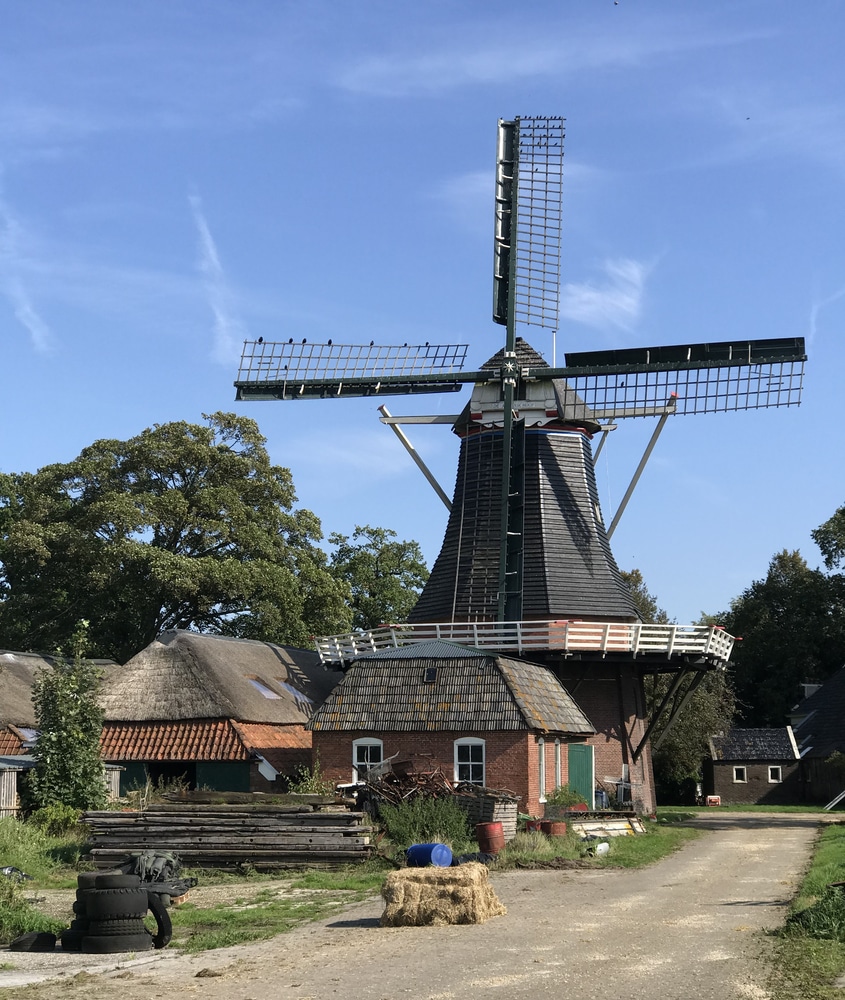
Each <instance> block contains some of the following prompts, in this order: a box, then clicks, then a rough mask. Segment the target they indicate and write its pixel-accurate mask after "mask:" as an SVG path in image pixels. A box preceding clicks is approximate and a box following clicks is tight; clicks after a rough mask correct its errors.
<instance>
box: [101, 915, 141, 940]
mask: <svg viewBox="0 0 845 1000" xmlns="http://www.w3.org/2000/svg"><path fill="white" fill-rule="evenodd" d="M146 929H147V928H146V927H145V926H144V918H143V917H125V918H123V919H121V920H91V921H89V923H88V934H89V936H90V937H113V936H114V935H115V934H142V933H143V932H144V931H145V930H146Z"/></svg>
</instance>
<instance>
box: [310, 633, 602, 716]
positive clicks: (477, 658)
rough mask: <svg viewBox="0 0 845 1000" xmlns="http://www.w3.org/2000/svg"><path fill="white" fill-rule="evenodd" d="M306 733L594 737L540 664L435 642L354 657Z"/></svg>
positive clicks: (559, 685) (570, 699)
mask: <svg viewBox="0 0 845 1000" xmlns="http://www.w3.org/2000/svg"><path fill="white" fill-rule="evenodd" d="M309 728H311V729H314V730H317V731H336V730H344V731H349V730H365V731H370V732H398V731H407V732H413V731H451V732H461V731H464V732H467V731H487V732H491V731H496V730H528V729H531V730H539V731H542V732H549V733H561V734H571V735H575V734H588V733H593V732H595V730H594V728H593V726H592V725H591V724H590V722H589V721H588V719H587V718H586V716H584V714H583V712H582V711H581V710H580V709H579V708H578V706H577V705H576V704H575V702H574V701H573V700H572V698H571V697H570V696H569V694H568V693H567V692H566V690H565V689H564V688H563V686H562V685H561V684H560V682H559V681H558V680H557V678H556V677H555V676H554V675H553V674H552V673H551V672H550V671H549V670H547V669H546V668H545V667H541V666H538V665H537V664H534V663H528V662H526V661H524V660H513V659H509V658H507V657H499V656H494V655H490V654H487V653H484V652H482V651H481V650H477V649H469V648H466V647H462V646H456V645H454V644H452V643H445V642H438V641H434V642H421V643H415V644H414V645H413V646H405V647H401V648H399V649H395V650H382V651H380V652H379V653H373V654H370V655H368V656H363V657H360V658H359V659H357V660H356V661H355V662H354V663H353V664H352V666H351V667H350V669H349V671H348V673H347V674H346V676H345V677H344V678H343V680H342V681H341V683H340V684H339V685H338V687H337V688H335V690H334V691H333V692H332V693H331V694H330V695H329V697H328V698H327V699H326V701H325V703H324V704H323V705H322V707H321V708H319V709H318V710H317V711H316V713H315V714H314V717H313V718H312V720H311V722H310V723H309Z"/></svg>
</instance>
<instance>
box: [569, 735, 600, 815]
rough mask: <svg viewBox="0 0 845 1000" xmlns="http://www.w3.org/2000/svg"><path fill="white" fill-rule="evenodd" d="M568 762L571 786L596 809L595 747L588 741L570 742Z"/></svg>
mask: <svg viewBox="0 0 845 1000" xmlns="http://www.w3.org/2000/svg"><path fill="white" fill-rule="evenodd" d="M568 763H569V787H570V788H574V789H575V791H576V792H580V793H581V795H583V796H584V798H585V799H586V800H587V805H588V806H589V807H590V809H595V807H596V769H595V761H594V759H593V748H592V747H591V746H590V745H589V744H587V743H570V744H569V753H568Z"/></svg>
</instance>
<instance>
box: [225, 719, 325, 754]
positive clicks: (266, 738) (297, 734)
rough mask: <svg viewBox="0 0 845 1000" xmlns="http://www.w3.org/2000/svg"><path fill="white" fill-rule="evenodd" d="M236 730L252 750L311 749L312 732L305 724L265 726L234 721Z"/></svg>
mask: <svg viewBox="0 0 845 1000" xmlns="http://www.w3.org/2000/svg"><path fill="white" fill-rule="evenodd" d="M232 725H233V727H234V729H235V732H236V733H238V734H239V735H240V737H241V739H242V740H243V742H244V746H247V747H249V749H250V750H257V751H258V752H259V753H263V752H264V751H265V750H274V749H275V750H300V749H305V750H310V748H311V733H310V732H309V731H308V730H307V729H305V728H304V727H303V726H265V725H256V724H253V723H250V722H234V721H233V722H232Z"/></svg>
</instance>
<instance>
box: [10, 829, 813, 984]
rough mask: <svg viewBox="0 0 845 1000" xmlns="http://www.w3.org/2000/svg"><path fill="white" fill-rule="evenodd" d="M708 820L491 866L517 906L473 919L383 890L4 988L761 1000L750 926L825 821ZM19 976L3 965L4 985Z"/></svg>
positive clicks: (756, 938)
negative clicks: (498, 868)
mask: <svg viewBox="0 0 845 1000" xmlns="http://www.w3.org/2000/svg"><path fill="white" fill-rule="evenodd" d="M699 822H700V824H701V825H702V826H703V827H705V828H707V829H709V830H711V831H712V832H710V833H708V834H707V835H705V836H703V837H702V838H700V839H699V840H697V841H695V842H693V843H692V844H690V845H688V846H686V847H685V848H684V849H683V850H681V851H679V852H678V853H677V854H675V855H673V856H672V857H670V858H667V859H665V860H664V861H662V862H660V863H659V864H657V865H654V866H653V867H651V868H647V869H643V870H639V871H619V870H604V871H595V870H594V871H566V872H560V871H552V872H537V871H531V872H515V873H503V874H501V875H494V886H495V889H496V892H497V893H498V895H499V897H500V899H501V900H502V902H504V903H505V905H506V906H507V908H508V913H507V915H506V916H504V917H499V918H495V919H493V920H490V921H489V922H488V923H486V924H482V925H479V926H472V927H429V928H382V927H380V926H379V922H378V918H379V915H380V913H381V910H382V904H381V901H380V900H372V901H368V902H366V903H362V904H360V905H358V906H355V907H352V908H350V909H349V910H346V911H344V913H343V914H342V915H340V916H338V917H334V918H331V919H329V920H327V921H324V922H322V923H319V924H312V925H308V926H306V927H303V928H300V929H299V930H297V931H294V932H292V933H290V934H286V935H283V936H281V937H278V938H275V939H274V940H272V941H268V942H264V943H261V944H257V945H249V946H242V947H238V948H232V949H226V950H221V951H216V952H208V953H206V954H204V955H201V956H198V957H195V958H183V957H179V956H176V955H169V956H168V955H167V953H160V954H161V959H160V960H158V961H156V962H154V963H153V964H150V965H147V966H138V967H134V968H131V969H129V968H127V969H123V970H118V971H116V972H109V973H105V974H99V975H97V976H96V977H90V976H86V975H84V974H83V975H82V976H80V977H77V978H72V977H71V976H70V975H68V976H65V977H63V979H62V981H61V984H60V985H59V983H57V981H56V980H53V981H52V982H50V983H44V984H42V985H40V986H36V987H31V988H30V989H28V990H26V991H19V990H18V989H10V990H8V991H4V992H3V993H2V994H0V995H2V996H3V997H13V996H14V997H17V996H27V997H31V998H33V997H38V998H39V1000H40V998H47V997H49V998H53V997H57V996H61V997H62V998H63V1000H64V998H68V1000H81V998H83V997H85V998H86V1000H87V998H90V997H92V996H96V997H97V1000H117V998H120V1000H149V998H150V997H168V998H169V997H174V998H175V997H177V996H180V995H182V994H187V995H188V996H191V997H201V998H208V1000H271V998H272V1000H288V998H291V1000H307V998H314V1000H323V998H331V997H334V996H337V997H343V998H344V1000H399V998H404V997H414V998H423V1000H470V998H472V1000H488V998H490V1000H492V998H496V1000H500V998H501V1000H504V998H507V1000H523V998H526V1000H527V998H529V997H530V998H532V1000H533V998H536V997H538V996H558V997H559V996H568V995H572V996H578V997H579V998H580V1000H599V998H606V997H610V996H614V997H615V996H618V997H625V998H626V1000H704V998H712V1000H734V998H740V1000H764V998H765V997H766V996H767V993H766V990H765V981H766V964H765V941H764V939H763V938H762V937H761V936H760V935H758V934H755V931H758V930H759V929H761V928H764V927H774V926H777V925H778V924H780V923H781V921H782V919H783V914H784V908H785V907H786V905H787V904H788V902H789V900H790V898H791V897H792V895H793V894H794V891H795V888H796V885H797V882H798V879H799V878H800V875H801V873H802V872H803V870H804V868H805V867H806V864H807V862H808V860H809V855H810V849H811V846H812V843H813V840H814V837H815V834H816V830H817V827H818V822H819V817H818V816H798V815H795V814H779V815H769V816H761V815H759V814H757V815H754V816H748V815H739V814H733V815H731V814H726V813H721V814H712V815H710V814H705V815H704V817H703V818H702V819H701V820H700V821H699ZM165 956H166V957H165ZM16 957H17V956H14V955H9V956H8V958H9V959H10V960H11V961H14V960H15V958H16ZM32 957H33V958H34V957H35V956H32ZM46 958H47V956H43V959H46ZM14 975H15V973H14V970H11V971H10V972H8V973H6V972H2V971H0V987H2V986H3V984H4V982H6V983H11V982H13V981H14Z"/></svg>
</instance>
